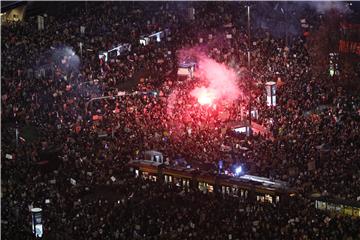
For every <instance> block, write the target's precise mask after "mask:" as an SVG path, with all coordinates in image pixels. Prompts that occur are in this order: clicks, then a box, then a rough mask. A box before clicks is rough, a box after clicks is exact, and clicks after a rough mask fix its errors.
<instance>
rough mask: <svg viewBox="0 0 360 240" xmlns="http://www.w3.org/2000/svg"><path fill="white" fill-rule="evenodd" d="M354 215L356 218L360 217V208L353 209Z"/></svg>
mask: <svg viewBox="0 0 360 240" xmlns="http://www.w3.org/2000/svg"><path fill="white" fill-rule="evenodd" d="M353 215H354V216H356V217H360V208H355V207H354V208H353Z"/></svg>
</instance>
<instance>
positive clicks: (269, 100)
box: [265, 82, 276, 107]
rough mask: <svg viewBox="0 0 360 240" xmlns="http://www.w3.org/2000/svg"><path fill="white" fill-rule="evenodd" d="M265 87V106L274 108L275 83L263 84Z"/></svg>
mask: <svg viewBox="0 0 360 240" xmlns="http://www.w3.org/2000/svg"><path fill="white" fill-rule="evenodd" d="M265 87H266V104H267V105H268V106H269V107H275V106H276V83H275V82H267V83H266V84H265Z"/></svg>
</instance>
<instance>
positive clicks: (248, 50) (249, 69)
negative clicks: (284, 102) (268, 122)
mask: <svg viewBox="0 0 360 240" xmlns="http://www.w3.org/2000/svg"><path fill="white" fill-rule="evenodd" d="M246 7H247V30H248V49H247V52H248V73H249V79H248V84H249V85H248V86H249V88H248V91H249V95H250V96H249V104H248V105H249V114H248V115H249V116H248V117H249V135H251V134H252V131H251V101H252V96H251V64H250V44H251V39H250V5H247V6H246Z"/></svg>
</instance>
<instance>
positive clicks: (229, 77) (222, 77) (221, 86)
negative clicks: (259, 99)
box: [191, 56, 241, 105]
mask: <svg viewBox="0 0 360 240" xmlns="http://www.w3.org/2000/svg"><path fill="white" fill-rule="evenodd" d="M195 74H196V76H197V77H199V78H200V79H201V80H203V81H205V82H206V83H207V86H206V87H205V86H202V87H197V88H195V89H194V90H192V91H191V95H192V96H194V97H196V98H197V99H198V102H199V103H200V104H202V105H204V104H209V105H211V104H212V103H213V102H214V101H218V100H221V101H224V102H232V101H234V100H236V99H237V98H238V97H239V96H240V95H241V91H240V89H239V87H238V84H237V76H236V73H235V71H234V70H233V69H232V68H229V67H228V66H226V65H224V64H221V63H218V62H216V61H215V60H213V59H211V58H208V57H206V56H201V57H200V58H199V62H198V69H197V70H196V71H195Z"/></svg>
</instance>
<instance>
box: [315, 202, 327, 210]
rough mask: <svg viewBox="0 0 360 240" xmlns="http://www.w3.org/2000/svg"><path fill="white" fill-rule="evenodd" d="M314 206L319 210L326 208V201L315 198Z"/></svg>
mask: <svg viewBox="0 0 360 240" xmlns="http://www.w3.org/2000/svg"><path fill="white" fill-rule="evenodd" d="M315 208H317V209H320V210H325V209H326V203H325V202H322V201H318V200H316V201H315Z"/></svg>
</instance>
